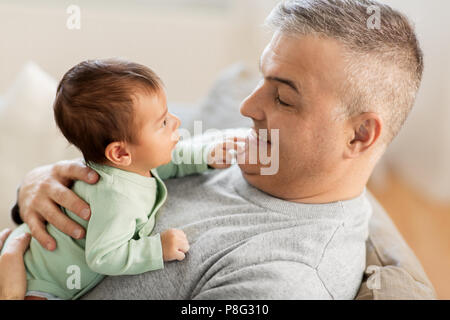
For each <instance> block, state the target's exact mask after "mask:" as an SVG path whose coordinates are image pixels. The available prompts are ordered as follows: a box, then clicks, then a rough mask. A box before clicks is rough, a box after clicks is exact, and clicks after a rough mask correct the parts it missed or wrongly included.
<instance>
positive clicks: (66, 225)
mask: <svg viewBox="0 0 450 320" xmlns="http://www.w3.org/2000/svg"><path fill="white" fill-rule="evenodd" d="M73 180H83V181H85V182H87V183H90V184H94V183H96V182H97V181H98V174H97V173H96V172H95V171H94V170H92V169H91V168H89V167H87V166H86V165H85V164H84V162H83V160H82V159H76V160H71V161H60V162H57V163H55V164H51V165H47V166H42V167H38V168H36V169H34V170H32V171H30V172H29V173H28V174H27V175H26V176H25V178H24V180H23V182H22V184H21V187H20V189H19V192H18V198H17V205H18V208H16V210H15V212H16V213H15V215H16V219H15V220H14V221H17V222H20V220H19V219H17V218H18V217H17V213H19V216H20V218H21V220H22V221H24V222H25V223H27V224H28V226H29V228H30V231H31V235H32V236H33V237H34V238H36V239H37V240H38V241H39V243H40V244H41V245H42V246H43V247H44V248H47V249H48V250H54V249H55V248H56V241H55V239H53V237H51V236H50V235H49V234H48V233H47V230H46V227H45V224H46V222H49V223H51V224H52V225H54V226H55V227H56V228H58V229H59V230H61V231H62V232H64V233H66V234H68V235H70V236H72V237H74V238H77V239H80V238H83V237H84V235H85V230H84V229H83V228H82V227H81V226H80V225H79V224H77V223H76V222H74V221H73V220H71V219H70V218H68V217H67V216H66V215H65V214H63V213H62V212H61V210H60V209H59V207H58V205H61V206H63V207H65V208H67V209H69V210H70V211H72V212H74V213H75V214H76V215H78V216H79V217H81V218H82V219H85V220H88V219H89V217H90V208H89V205H88V204H87V203H86V202H84V201H83V200H81V199H80V198H79V197H78V196H77V195H76V194H75V193H74V192H73V191H72V190H70V186H71V185H72V183H73ZM13 215H14V210H13Z"/></svg>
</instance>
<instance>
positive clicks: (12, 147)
mask: <svg viewBox="0 0 450 320" xmlns="http://www.w3.org/2000/svg"><path fill="white" fill-rule="evenodd" d="M56 87H57V81H56V80H55V79H53V78H52V77H51V76H49V75H48V74H46V73H45V72H44V71H43V70H42V69H41V68H39V66H38V65H37V64H35V63H34V62H28V63H26V64H25V65H24V66H23V68H22V69H21V71H20V72H19V74H18V76H17V78H16V79H15V81H14V82H13V84H12V85H11V87H10V88H9V89H8V90H7V92H6V94H5V95H4V96H3V97H2V99H0V100H1V101H2V106H1V108H0V145H1V146H2V159H1V166H0V176H1V177H2V178H1V179H0V195H1V198H0V227H5V226H6V225H12V224H11V222H10V216H9V209H10V208H11V206H12V205H14V203H15V200H16V188H17V186H18V185H19V184H20V182H21V180H22V178H23V177H24V175H25V174H26V173H27V172H28V171H29V170H31V169H33V168H35V167H36V166H39V165H43V164H48V163H52V162H55V161H58V160H62V159H72V158H76V157H79V156H80V153H79V152H78V151H77V150H76V149H75V148H74V147H68V143H67V142H66V140H65V138H64V137H63V136H62V134H61V133H60V132H59V131H58V130H57V127H56V124H55V121H54V119H53V108H52V105H53V100H54V97H55V93H56Z"/></svg>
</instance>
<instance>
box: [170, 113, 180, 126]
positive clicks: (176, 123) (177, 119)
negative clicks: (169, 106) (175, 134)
mask: <svg viewBox="0 0 450 320" xmlns="http://www.w3.org/2000/svg"><path fill="white" fill-rule="evenodd" d="M172 116H173V118H174V120H175V121H174V122H175V129H178V128H179V127H180V125H181V120H180V119H179V118H178V117H177V116H176V115H174V114H173V115H172Z"/></svg>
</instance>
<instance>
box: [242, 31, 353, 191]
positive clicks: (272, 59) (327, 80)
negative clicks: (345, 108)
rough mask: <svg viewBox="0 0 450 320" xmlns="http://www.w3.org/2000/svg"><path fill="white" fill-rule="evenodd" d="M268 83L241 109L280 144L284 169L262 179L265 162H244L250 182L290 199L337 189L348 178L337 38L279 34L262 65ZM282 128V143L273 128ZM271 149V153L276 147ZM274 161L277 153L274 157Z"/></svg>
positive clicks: (245, 172)
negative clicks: (340, 114) (340, 116)
mask: <svg viewBox="0 0 450 320" xmlns="http://www.w3.org/2000/svg"><path fill="white" fill-rule="evenodd" d="M260 67H261V68H260V69H261V73H262V76H263V79H262V80H261V81H260V83H259V84H258V86H257V87H256V89H255V90H254V92H253V93H252V94H251V95H250V96H249V97H247V98H246V100H245V101H244V102H243V103H242V105H241V113H242V114H243V115H244V116H247V117H250V118H252V120H253V123H254V129H255V130H256V132H258V131H259V129H267V130H268V137H269V140H271V143H272V144H274V143H279V170H278V172H277V173H276V174H274V175H261V174H260V168H261V166H262V165H261V164H256V165H251V164H250V165H249V164H241V165H240V167H241V169H242V173H243V175H244V177H245V179H246V180H247V181H248V182H249V183H250V184H252V185H254V186H255V187H257V188H258V189H260V190H262V191H265V192H267V193H269V194H271V195H273V196H276V197H280V198H283V199H286V200H289V199H290V198H294V197H296V196H297V195H298V194H299V191H301V194H303V195H304V197H305V198H308V197H309V196H314V195H316V194H317V193H319V192H322V191H323V190H324V188H334V187H336V186H335V184H336V181H338V180H339V177H340V176H341V175H342V174H343V170H344V166H343V162H344V159H343V150H344V147H345V144H346V138H345V131H346V130H348V129H346V128H348V127H346V126H345V123H344V120H336V118H337V117H336V115H337V111H338V108H339V105H340V104H339V103H340V100H339V94H338V86H339V84H340V83H341V82H342V81H343V80H344V63H343V57H342V50H341V48H340V46H339V45H338V44H337V43H336V42H335V41H333V40H328V39H319V38H316V37H312V36H304V37H298V38H294V37H290V36H287V35H284V34H282V33H278V32H277V33H275V35H274V37H273V38H272V40H271V42H270V43H269V45H268V46H267V47H266V48H265V50H264V52H263V54H262V56H261V61H260ZM273 129H279V142H277V141H274V140H273V139H271V130H273ZM267 149H268V150H270V149H271V146H270V144H269V145H268V148H267ZM270 156H271V157H273V155H270Z"/></svg>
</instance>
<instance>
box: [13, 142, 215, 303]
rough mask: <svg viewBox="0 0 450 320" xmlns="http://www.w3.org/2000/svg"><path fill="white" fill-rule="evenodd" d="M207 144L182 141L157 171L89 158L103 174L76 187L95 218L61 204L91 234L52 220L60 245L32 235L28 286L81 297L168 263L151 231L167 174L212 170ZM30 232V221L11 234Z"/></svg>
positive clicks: (51, 228) (163, 197) (65, 296)
mask: <svg viewBox="0 0 450 320" xmlns="http://www.w3.org/2000/svg"><path fill="white" fill-rule="evenodd" d="M207 147H208V145H197V146H196V145H194V144H183V143H182V142H180V143H179V144H178V146H177V148H176V151H177V152H174V158H173V160H172V162H170V163H169V164H166V165H164V166H161V167H158V168H157V169H152V170H151V171H150V172H151V173H152V176H153V177H144V176H141V175H139V174H136V173H132V172H128V171H124V170H121V169H118V168H114V167H111V166H106V165H100V164H95V163H90V162H89V163H88V165H89V166H90V167H91V168H92V169H94V170H95V171H96V172H97V173H98V174H99V176H100V179H99V181H98V182H97V183H96V184H94V185H90V184H88V183H85V182H83V181H76V182H75V183H74V185H73V187H72V190H73V191H74V192H75V193H76V194H77V195H78V196H79V197H80V198H82V199H83V200H85V201H86V202H87V203H89V205H90V208H91V218H90V220H89V221H85V220H83V219H81V218H79V217H78V216H77V215H75V214H74V213H73V212H71V211H69V210H67V209H65V208H61V209H62V210H63V212H64V213H66V214H67V215H68V216H69V217H70V218H72V219H73V220H75V221H76V222H77V223H79V224H80V225H82V226H83V227H84V228H86V238H85V239H80V240H76V239H73V238H71V237H70V236H68V235H66V234H64V233H62V232H61V231H59V230H58V229H57V228H55V227H54V226H52V225H51V224H48V225H47V231H48V232H49V234H50V235H51V236H53V237H54V238H55V239H56V242H57V248H56V249H55V250H54V251H48V250H46V249H44V248H43V247H42V246H41V245H40V244H39V243H38V242H37V240H36V239H34V238H33V239H32V240H31V243H30V248H29V249H28V250H27V252H26V253H25V255H24V261H25V265H26V270H27V284H28V288H27V290H28V291H41V292H46V293H50V294H52V295H54V296H57V297H59V298H62V299H76V298H77V297H79V296H81V295H83V294H84V293H85V292H87V291H89V290H90V289H91V288H93V287H94V286H95V285H96V284H98V283H99V282H100V281H101V280H102V279H103V277H104V275H129V274H139V273H144V272H147V271H152V270H157V269H161V268H163V267H164V264H163V257H162V247H161V239H160V235H159V234H151V232H152V230H153V228H154V226H155V216H156V213H157V212H158V210H159V208H160V207H161V206H162V205H163V204H164V202H165V201H166V198H167V189H166V186H165V185H164V183H163V181H162V179H167V178H172V177H182V176H185V175H189V174H195V173H201V172H204V171H206V170H208V165H207V163H206V161H205V157H203V156H201V157H199V156H198V155H199V154H202V155H203V154H204V152H206V151H208V150H207V149H208V148H207ZM186 152H190V155H189V154H188V155H189V156H188V157H187V159H190V160H191V163H186V162H185V163H180V162H181V157H182V156H184V158H183V159H186ZM183 153H185V154H184V155H183ZM194 158H195V159H196V161H197V164H195V163H196V162H194ZM198 159H201V163H199V161H198ZM188 162H189V161H188ZM177 163H180V164H177ZM24 232H29V228H28V226H27V225H26V224H22V225H21V226H19V227H18V228H17V229H15V230H14V231H13V233H12V234H11V235H10V236H9V237H8V240H9V239H11V238H13V237H16V236H18V235H20V234H22V233H24Z"/></svg>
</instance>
